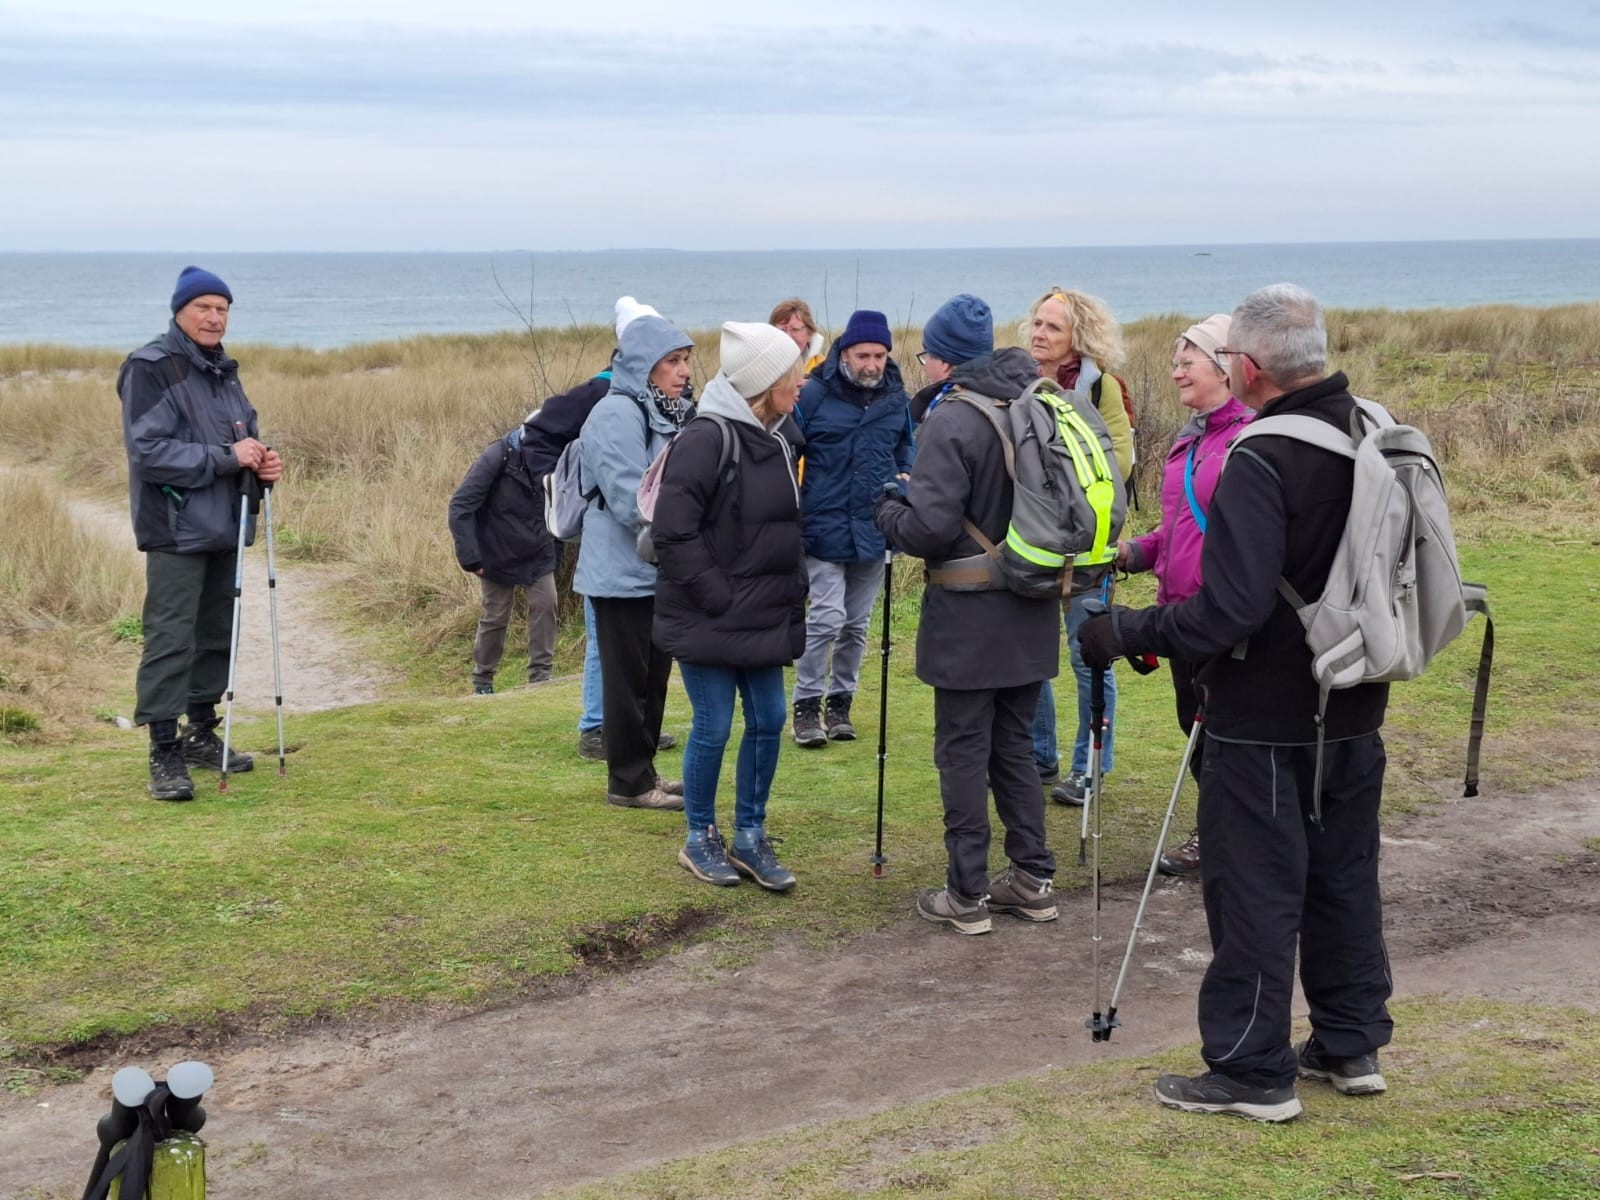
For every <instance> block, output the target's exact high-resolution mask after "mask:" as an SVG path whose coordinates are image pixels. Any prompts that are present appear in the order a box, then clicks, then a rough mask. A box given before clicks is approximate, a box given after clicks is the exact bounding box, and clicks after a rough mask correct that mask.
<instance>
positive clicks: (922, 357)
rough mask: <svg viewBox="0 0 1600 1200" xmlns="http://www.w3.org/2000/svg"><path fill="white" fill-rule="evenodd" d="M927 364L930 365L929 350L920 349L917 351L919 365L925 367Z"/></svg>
mask: <svg viewBox="0 0 1600 1200" xmlns="http://www.w3.org/2000/svg"><path fill="white" fill-rule="evenodd" d="M927 365H928V352H927V351H926V350H918V351H917V366H919V367H925V366H927Z"/></svg>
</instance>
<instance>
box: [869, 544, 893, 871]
mask: <svg viewBox="0 0 1600 1200" xmlns="http://www.w3.org/2000/svg"><path fill="white" fill-rule="evenodd" d="M893 603H894V551H893V550H892V549H890V548H889V546H888V545H885V546H884V548H883V646H882V649H881V650H880V651H879V653H880V654H881V656H882V658H883V672H882V675H881V676H880V681H879V684H878V836H877V841H876V843H875V844H874V846H873V851H872V877H873V878H874V879H882V878H883V877H884V873H885V871H884V868H885V867H887V866H888V863H889V860H888V859H887V858H885V857H884V854H883V775H884V769H885V767H886V766H887V764H888V761H889V613H890V611H891V606H892V605H893Z"/></svg>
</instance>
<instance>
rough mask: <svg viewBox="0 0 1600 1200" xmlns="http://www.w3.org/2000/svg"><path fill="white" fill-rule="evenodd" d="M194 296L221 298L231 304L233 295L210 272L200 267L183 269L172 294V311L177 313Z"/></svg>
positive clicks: (226, 286) (179, 273)
mask: <svg viewBox="0 0 1600 1200" xmlns="http://www.w3.org/2000/svg"><path fill="white" fill-rule="evenodd" d="M196 296H221V297H222V298H223V299H225V300H226V301H227V302H228V303H229V304H232V303H233V293H232V292H230V291H229V290H228V285H227V284H225V283H223V282H222V280H220V279H218V278H217V277H216V276H215V275H213V274H212V273H211V272H210V271H206V270H202V269H201V268H200V267H185V268H184V269H183V270H182V271H179V272H178V286H177V287H176V288H175V289H173V292H172V311H173V312H177V311H178V310H179V309H180V308H182V307H183V306H184V305H185V304H187V303H189V301H191V300H193V299H194V298H195V297H196Z"/></svg>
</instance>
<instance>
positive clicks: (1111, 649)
mask: <svg viewBox="0 0 1600 1200" xmlns="http://www.w3.org/2000/svg"><path fill="white" fill-rule="evenodd" d="M1083 607H1084V611H1085V612H1087V613H1088V614H1089V619H1088V620H1086V621H1085V622H1084V623H1083V624H1082V625H1080V626H1078V654H1079V655H1080V656H1081V657H1082V658H1083V662H1084V665H1085V666H1086V667H1088V668H1089V669H1090V670H1091V671H1104V670H1107V669H1109V668H1110V666H1111V664H1112V663H1114V662H1116V661H1117V659H1118V658H1126V659H1127V660H1128V665H1129V666H1131V667H1132V668H1133V669H1134V670H1135V671H1137V672H1139V674H1141V675H1148V674H1150V672H1151V671H1154V670H1155V669H1156V667H1157V666H1158V665H1159V663H1158V660H1157V659H1156V656H1155V655H1154V654H1131V653H1129V652H1128V650H1127V648H1126V647H1124V646H1123V644H1122V614H1123V613H1125V612H1127V611H1128V606H1127V605H1125V604H1113V605H1110V606H1109V607H1108V606H1107V605H1105V604H1104V603H1102V602H1101V601H1099V600H1087V601H1085V602H1084V605H1083Z"/></svg>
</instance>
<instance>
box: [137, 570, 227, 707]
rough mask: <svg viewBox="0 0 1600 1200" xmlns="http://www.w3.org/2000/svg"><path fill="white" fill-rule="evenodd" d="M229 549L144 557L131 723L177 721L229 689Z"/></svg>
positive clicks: (220, 696) (211, 701)
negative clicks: (141, 617) (141, 619)
mask: <svg viewBox="0 0 1600 1200" xmlns="http://www.w3.org/2000/svg"><path fill="white" fill-rule="evenodd" d="M236 557H237V556H236V555H235V553H234V552H233V551H232V550H228V551H224V552H220V553H216V554H168V553H167V552H166V551H164V550H150V551H147V552H146V553H145V556H144V654H143V656H142V657H141V658H140V659H139V673H138V676H137V679H136V682H135V693H136V699H135V701H134V709H133V721H134V724H136V725H148V724H149V723H150V722H151V721H175V720H177V718H178V717H179V716H180V715H181V714H182V713H183V712H184V711H186V710H187V709H188V708H190V707H204V706H206V705H212V704H215V703H216V702H217V701H218V700H220V699H221V698H222V693H223V691H224V689H226V688H227V686H228V653H229V650H230V649H231V643H232V636H233V568H234V560H235V558H236Z"/></svg>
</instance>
